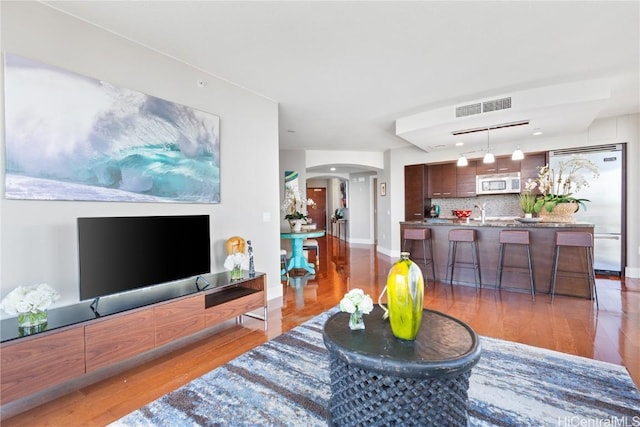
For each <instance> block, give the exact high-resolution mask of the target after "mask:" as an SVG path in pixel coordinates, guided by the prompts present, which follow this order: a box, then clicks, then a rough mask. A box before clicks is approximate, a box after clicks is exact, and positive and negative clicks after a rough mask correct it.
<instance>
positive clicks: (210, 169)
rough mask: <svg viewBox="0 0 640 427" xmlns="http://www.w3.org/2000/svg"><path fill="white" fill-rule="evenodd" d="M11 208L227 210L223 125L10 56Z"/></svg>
mask: <svg viewBox="0 0 640 427" xmlns="http://www.w3.org/2000/svg"><path fill="white" fill-rule="evenodd" d="M4 75H5V120H6V123H5V132H6V134H5V142H6V180H5V181H6V182H5V184H6V186H5V195H6V197H7V198H9V199H32V200H33V199H36V200H91V201H131V202H184V203H220V140H219V135H220V119H219V117H218V116H215V115H213V114H210V113H205V112H203V111H199V110H195V109H193V108H190V107H187V106H184V105H180V104H176V103H173V102H169V101H166V100H163V99H160V98H155V97H153V96H150V95H145V94H143V93H140V92H136V91H133V90H129V89H124V88H119V87H116V86H114V85H112V84H109V83H107V82H104V81H100V80H96V79H92V78H89V77H84V76H81V75H78V74H75V73H71V72H69V71H65V70H62V69H59V68H56V67H53V66H50V65H47V64H43V63H40V62H36V61H32V60H30V59H26V58H23V57H20V56H17V55H14V54H8V53H7V54H5V73H4Z"/></svg>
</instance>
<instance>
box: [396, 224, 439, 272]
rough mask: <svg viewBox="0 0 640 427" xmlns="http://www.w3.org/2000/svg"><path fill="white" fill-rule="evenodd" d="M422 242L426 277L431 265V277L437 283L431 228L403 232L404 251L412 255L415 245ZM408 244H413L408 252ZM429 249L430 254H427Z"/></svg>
mask: <svg viewBox="0 0 640 427" xmlns="http://www.w3.org/2000/svg"><path fill="white" fill-rule="evenodd" d="M419 241H420V242H422V263H423V264H424V268H425V276H426V274H427V272H426V269H427V266H428V265H429V264H431V277H433V281H434V282H435V281H436V269H435V266H434V262H433V244H432V243H431V229H429V228H405V229H404V230H403V232H402V250H403V251H404V252H409V253H411V250H412V249H413V245H414V243H416V242H419ZM407 243H409V244H411V247H410V249H411V250H407ZM427 248H428V249H429V253H428V254H427Z"/></svg>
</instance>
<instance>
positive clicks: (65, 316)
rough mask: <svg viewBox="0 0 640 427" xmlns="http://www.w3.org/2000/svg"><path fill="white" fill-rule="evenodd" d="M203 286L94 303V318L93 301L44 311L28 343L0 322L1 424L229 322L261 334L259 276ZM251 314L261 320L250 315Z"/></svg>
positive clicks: (262, 279) (262, 282)
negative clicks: (257, 326)
mask: <svg viewBox="0 0 640 427" xmlns="http://www.w3.org/2000/svg"><path fill="white" fill-rule="evenodd" d="M247 275H248V272H246V271H245V276H247ZM207 281H208V282H209V283H210V286H209V287H207V288H206V289H205V290H200V291H197V290H196V287H194V286H193V279H192V280H190V281H189V283H187V284H176V286H173V287H172V286H164V285H161V286H162V287H163V289H159V290H158V291H157V292H156V290H150V291H149V292H144V293H138V296H139V300H140V301H139V303H138V304H136V300H135V299H133V297H129V296H125V297H122V296H119V297H118V298H114V300H117V301H110V300H109V298H102V299H101V300H100V306H101V312H102V313H100V314H99V313H98V312H97V310H95V309H96V308H97V303H96V301H95V300H94V301H93V302H92V303H89V302H88V301H85V302H81V303H78V304H74V305H71V306H66V307H60V308H56V309H52V310H49V321H48V324H47V327H46V329H45V330H44V331H42V332H39V333H36V334H33V335H27V336H19V334H18V326H17V319H16V318H11V319H3V320H1V321H0V324H1V325H0V327H1V330H2V332H3V333H2V338H1V340H2V342H0V352H1V353H2V361H1V365H0V371H1V372H2V376H1V377H0V386H1V389H0V405H1V411H2V414H1V415H2V418H3V419H4V418H6V417H9V416H13V415H15V414H17V413H19V412H23V411H25V410H28V409H30V408H31V407H34V406H37V405H40V404H42V403H43V402H45V401H48V400H51V399H53V398H56V397H59V396H60V394H61V393H68V392H69V390H70V389H72V388H73V387H75V386H76V385H77V384H79V383H82V386H87V385H89V384H91V383H92V382H96V381H99V380H102V379H104V378H106V377H108V376H111V375H114V374H115V373H117V372H119V371H122V370H124V369H130V368H132V367H133V366H136V365H137V364H140V363H143V361H145V360H149V359H150V358H154V357H159V356H160V355H162V354H163V352H164V353H166V352H167V351H168V349H174V348H177V347H179V346H181V345H186V344H187V343H189V342H193V341H194V340H198V339H204V338H205V337H206V336H207V333H208V334H209V335H210V334H211V333H213V332H215V329H213V328H214V327H215V326H218V325H220V324H222V323H223V322H226V321H229V320H233V319H234V318H235V319H241V316H243V315H248V316H251V317H255V318H258V319H260V320H263V321H264V322H265V329H266V320H267V319H266V313H267V298H266V275H265V274H264V273H256V276H255V277H249V278H245V279H241V280H236V281H231V280H230V275H229V273H228V272H225V273H218V274H213V275H207ZM132 295H135V293H132ZM150 295H151V297H150ZM149 298H151V299H149ZM258 309H262V310H263V316H256V315H255V314H251V313H250V312H252V311H256V310H258ZM14 329H15V330H14ZM208 330H209V331H208ZM5 331H8V332H7V333H5Z"/></svg>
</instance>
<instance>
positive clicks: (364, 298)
mask: <svg viewBox="0 0 640 427" xmlns="http://www.w3.org/2000/svg"><path fill="white" fill-rule="evenodd" d="M371 310H373V300H372V299H371V297H370V296H369V295H366V294H365V293H364V291H363V290H362V289H352V290H350V291H349V292H347V293H346V294H345V296H344V298H342V300H341V301H340V311H343V312H346V313H349V314H350V316H349V327H350V328H351V329H353V330H357V329H364V320H363V319H362V315H363V314H369V313H371Z"/></svg>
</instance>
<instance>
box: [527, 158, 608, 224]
mask: <svg viewBox="0 0 640 427" xmlns="http://www.w3.org/2000/svg"><path fill="white" fill-rule="evenodd" d="M559 168H560V169H559V170H558V171H557V173H556V171H555V170H553V169H551V168H549V165H548V164H546V165H544V166H541V167H539V168H538V170H539V171H540V173H539V174H538V178H537V179H535V180H531V179H530V180H529V181H527V183H526V184H525V188H526V189H527V191H533V190H534V189H536V188H538V190H540V193H542V195H540V196H538V197H537V199H536V203H535V205H534V211H535V212H536V213H539V212H540V211H541V210H542V208H543V207H544V209H545V210H546V211H547V212H552V211H553V209H554V208H555V207H556V206H557V205H558V204H561V203H574V204H575V206H576V208H575V211H574V212H577V211H578V210H579V209H580V207H582V208H583V209H585V210H586V209H587V206H586V205H585V204H584V202H588V201H589V200H587V199H580V198H577V197H574V196H573V193H576V192H578V191H580V189H581V188H582V187H588V186H589V182H588V181H587V180H586V178H585V177H584V176H583V175H582V174H581V173H580V172H581V171H583V170H586V171H589V172H591V173H592V177H593V178H598V177H599V176H600V174H599V172H598V166H596V164H595V163H593V162H592V161H591V160H589V159H586V158H583V157H573V158H571V159H569V160H565V161H562V162H560V164H559Z"/></svg>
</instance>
